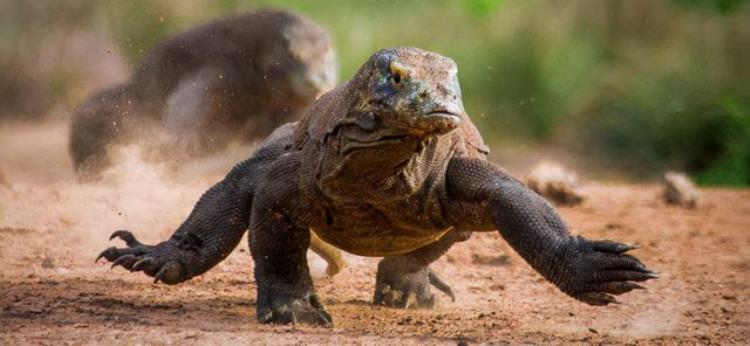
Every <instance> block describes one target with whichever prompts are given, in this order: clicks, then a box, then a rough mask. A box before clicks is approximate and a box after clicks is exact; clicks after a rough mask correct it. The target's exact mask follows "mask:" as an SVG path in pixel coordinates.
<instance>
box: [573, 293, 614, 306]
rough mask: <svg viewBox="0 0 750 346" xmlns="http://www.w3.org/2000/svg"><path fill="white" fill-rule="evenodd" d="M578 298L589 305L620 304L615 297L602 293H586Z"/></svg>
mask: <svg viewBox="0 0 750 346" xmlns="http://www.w3.org/2000/svg"><path fill="white" fill-rule="evenodd" d="M576 298H578V299H579V300H581V301H583V302H585V303H587V304H590V305H596V306H604V305H609V304H619V302H618V301H617V299H615V297H613V296H611V295H609V294H606V293H602V292H585V293H581V294H579V295H577V296H576Z"/></svg>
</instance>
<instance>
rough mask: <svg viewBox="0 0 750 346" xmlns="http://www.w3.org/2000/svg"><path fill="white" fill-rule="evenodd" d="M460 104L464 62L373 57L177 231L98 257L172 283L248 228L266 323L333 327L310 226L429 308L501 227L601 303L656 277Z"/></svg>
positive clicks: (528, 254) (406, 54) (568, 288)
mask: <svg viewBox="0 0 750 346" xmlns="http://www.w3.org/2000/svg"><path fill="white" fill-rule="evenodd" d="M486 154H487V149H486V147H485V145H484V143H483V141H482V139H481V136H480V135H479V133H478V132H477V130H476V128H475V127H474V126H473V124H472V123H471V121H470V119H469V117H468V115H467V114H466V112H465V111H464V108H463V104H462V101H461V92H460V87H459V84H458V78H457V68H456V65H455V63H454V62H453V61H452V60H450V59H449V58H446V57H443V56H441V55H439V54H436V53H432V52H428V51H424V50H421V49H417V48H394V49H385V50H381V51H379V52H376V53H375V54H374V55H373V56H372V57H371V58H370V59H369V60H368V61H367V62H366V63H365V64H364V66H363V67H362V68H361V69H360V70H359V72H357V74H356V75H355V76H354V78H352V79H351V80H350V81H348V82H345V83H343V84H341V85H340V86H338V87H337V88H335V89H334V90H332V91H331V92H329V93H327V94H325V95H323V96H322V97H321V98H319V99H318V100H316V101H315V102H314V103H313V105H312V106H311V108H310V109H309V111H308V112H307V113H306V115H305V116H304V117H303V118H302V119H301V120H300V121H299V122H297V123H291V124H287V125H284V126H283V127H281V128H279V129H278V130H276V131H275V132H274V134H272V135H271V137H269V138H268V139H267V140H266V141H265V142H264V143H263V144H262V145H261V147H260V149H259V150H258V151H257V152H256V153H255V154H253V156H251V157H250V158H249V159H248V160H247V161H244V162H243V163H240V164H239V165H238V166H237V167H235V169H233V170H232V172H230V173H229V175H228V176H227V177H226V178H225V180H224V181H222V182H220V183H219V184H217V185H216V186H215V187H213V188H212V189H211V190H209V191H208V192H207V193H206V194H205V195H204V196H203V197H202V198H201V200H200V201H199V202H198V204H197V205H196V207H195V209H194V210H193V212H192V213H191V215H190V216H189V217H188V219H187V220H186V221H185V223H184V224H183V226H182V227H180V228H179V229H178V230H177V232H176V233H175V235H174V236H173V237H172V238H171V239H170V240H167V241H166V242H163V243H161V244H159V245H156V246H147V245H142V244H140V243H137V241H136V240H135V239H134V238H133V237H132V235H131V234H130V233H119V234H116V236H120V237H121V238H123V239H125V240H126V241H128V245H129V247H128V248H124V249H118V248H114V247H113V248H109V249H107V250H105V251H104V252H103V253H102V254H101V256H103V257H106V258H107V259H108V260H110V261H114V265H122V266H124V267H126V268H128V269H131V270H143V271H144V272H146V274H148V275H150V276H153V277H155V279H156V280H161V281H163V282H165V283H169V284H174V283H179V282H182V281H185V280H187V279H189V278H191V277H193V276H195V275H199V274H200V273H202V272H205V271H206V270H208V269H209V268H210V267H212V266H213V265H215V264H216V263H218V262H219V261H220V260H221V259H223V258H224V257H225V256H226V255H228V253H229V252H230V251H231V250H232V249H233V248H234V247H235V246H236V245H237V242H239V237H241V235H242V234H243V233H244V231H245V230H246V229H247V228H249V229H250V230H251V231H252V232H251V237H250V248H251V252H252V255H253V258H254V260H255V265H256V266H255V277H256V282H257V284H258V297H257V301H258V303H257V313H258V315H257V318H258V320H259V321H261V322H275V323H290V322H307V323H313V324H330V323H332V319H331V316H330V315H329V314H328V313H327V312H326V311H325V308H324V307H323V305H322V304H321V303H320V299H319V298H318V296H317V294H315V292H314V289H313V286H312V282H311V279H310V275H309V271H308V268H307V262H306V258H305V255H304V250H305V249H307V247H308V244H309V242H310V235H311V230H312V232H314V233H315V234H317V235H318V236H320V237H321V238H322V239H324V240H326V241H328V242H330V243H331V244H333V245H335V246H337V247H340V248H342V249H344V250H346V251H349V252H352V253H356V254H360V255H366V256H383V257H384V258H383V260H381V262H380V263H379V265H378V273H377V277H376V290H375V293H374V296H373V300H374V302H375V303H376V304H384V305H388V306H394V307H430V306H433V305H434V300H435V297H434V295H433V294H431V293H430V286H431V285H433V286H435V287H437V288H439V289H440V290H441V291H444V292H446V293H448V294H449V295H451V296H452V292H451V291H450V289H449V288H448V287H447V285H445V283H443V282H442V281H441V280H440V279H439V278H438V277H437V276H436V275H435V273H434V272H433V271H432V270H431V269H430V267H429V265H430V263H432V262H434V261H435V260H436V259H437V258H439V257H440V256H442V255H443V254H444V253H445V252H446V251H448V249H449V248H450V247H451V245H453V244H454V243H456V242H460V241H464V240H466V239H468V238H469V237H470V235H471V233H472V232H482V231H485V232H486V231H495V230H498V231H499V232H500V234H501V235H502V236H503V238H504V239H505V240H506V241H507V242H508V243H509V244H510V245H511V246H512V247H513V248H514V249H515V250H516V251H517V252H518V253H519V254H520V255H521V256H522V257H523V258H524V259H525V260H526V261H527V262H528V263H529V264H530V265H531V266H532V267H533V268H534V269H536V270H537V271H538V272H539V273H540V274H541V275H542V276H544V277H545V278H546V279H547V280H549V281H551V282H552V283H553V284H555V285H556V286H557V287H558V288H560V289H561V290H562V291H563V292H565V293H566V294H568V295H570V296H572V297H574V298H576V299H578V300H581V301H583V302H585V303H588V304H593V305H607V304H609V303H612V302H614V301H615V299H614V297H613V296H612V295H613V294H622V293H626V292H629V291H631V290H633V289H638V288H642V287H641V286H639V285H638V284H636V283H634V281H645V280H648V279H651V278H654V277H656V275H655V274H654V273H653V272H651V271H650V270H648V269H647V268H646V267H645V266H644V265H643V264H642V263H641V262H640V261H639V260H638V259H637V258H635V257H633V256H630V255H628V254H625V252H626V251H628V250H630V249H632V248H633V247H631V246H628V245H625V244H620V243H616V242H613V241H608V240H602V241H591V240H587V239H584V238H582V237H580V236H573V235H571V234H570V233H569V232H568V230H567V226H566V225H565V223H564V221H563V220H562V219H561V218H560V216H559V215H558V214H557V212H556V211H555V210H554V208H553V207H552V206H551V205H550V204H549V203H547V202H546V201H545V200H544V199H543V198H541V197H540V196H539V195H537V194H536V193H534V192H533V191H531V190H529V189H528V188H527V187H526V186H525V185H523V184H522V183H520V182H519V181H518V180H516V179H515V178H513V177H511V176H510V175H508V174H507V173H506V172H505V171H504V170H502V169H501V168H499V167H497V166H496V165H494V164H492V163H490V162H488V161H487V160H486Z"/></svg>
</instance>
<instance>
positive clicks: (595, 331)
mask: <svg viewBox="0 0 750 346" xmlns="http://www.w3.org/2000/svg"><path fill="white" fill-rule="evenodd" d="M589 331H590V332H592V333H594V334H599V331H598V330H596V329H594V328H589Z"/></svg>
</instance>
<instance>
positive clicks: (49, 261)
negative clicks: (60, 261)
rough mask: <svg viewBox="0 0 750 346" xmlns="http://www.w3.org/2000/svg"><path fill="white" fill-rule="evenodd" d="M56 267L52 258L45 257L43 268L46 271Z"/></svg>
mask: <svg viewBox="0 0 750 346" xmlns="http://www.w3.org/2000/svg"><path fill="white" fill-rule="evenodd" d="M54 267H55V261H54V260H52V258H50V257H47V256H44V258H43V259H42V268H44V269H52V268H54Z"/></svg>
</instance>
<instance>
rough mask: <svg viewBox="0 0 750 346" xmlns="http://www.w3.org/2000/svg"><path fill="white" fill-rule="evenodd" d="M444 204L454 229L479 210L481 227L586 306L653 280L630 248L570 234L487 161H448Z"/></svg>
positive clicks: (534, 198) (544, 206)
mask: <svg viewBox="0 0 750 346" xmlns="http://www.w3.org/2000/svg"><path fill="white" fill-rule="evenodd" d="M443 203H445V205H447V206H448V207H447V209H448V210H449V213H451V217H452V218H453V219H454V222H455V223H457V224H461V223H462V222H467V220H466V219H469V217H468V215H470V214H472V213H474V212H475V211H476V210H479V213H480V214H481V215H480V217H479V219H482V220H488V221H489V222H490V224H487V225H482V227H483V228H485V229H488V230H491V229H498V230H499V232H500V235H502V237H503V238H504V239H505V240H506V241H507V242H508V243H509V244H510V246H511V247H513V249H515V250H516V251H517V252H518V253H519V254H520V255H521V256H522V257H523V258H524V259H525V260H526V262H528V263H529V264H530V265H531V266H532V267H533V268H534V269H536V270H537V271H538V272H539V273H540V274H542V276H544V277H545V278H546V279H547V280H549V281H550V282H552V283H553V284H555V285H556V286H557V287H558V288H560V290H562V291H563V292H565V293H567V294H568V295H570V296H572V297H574V298H576V299H578V300H580V301H583V302H585V303H588V304H591V305H607V304H610V303H614V302H616V300H615V298H614V297H613V296H612V295H618V294H623V293H627V292H630V291H632V290H633V289H641V288H643V287H642V286H640V285H638V284H637V283H635V282H638V281H646V280H649V279H652V278H655V277H657V275H656V274H655V273H654V272H652V271H651V270H649V269H647V268H646V266H645V265H644V264H643V263H641V261H640V260H638V259H637V258H636V257H633V256H631V255H628V254H625V252H627V251H628V250H631V249H633V247H632V246H628V245H625V244H621V243H617V242H613V241H608V240H588V239H585V238H583V237H581V236H573V235H571V234H570V233H569V232H568V230H567V226H566V225H565V223H564V222H563V220H562V219H561V218H560V216H559V215H558V214H557V212H555V210H554V209H553V208H552V206H550V204H549V203H547V201H545V200H544V199H543V198H542V197H540V196H539V195H537V194H536V193H534V192H533V191H531V190H530V189H528V188H527V187H526V186H524V185H523V184H522V183H520V182H519V181H517V180H516V179H514V178H512V177H511V176H509V175H507V174H506V173H505V172H503V171H502V170H501V169H499V168H497V167H496V166H494V165H492V164H491V163H489V162H486V161H482V160H476V159H466V158H453V159H451V162H450V163H449V165H448V171H447V173H446V199H445V201H444V202H443ZM469 222H471V221H469Z"/></svg>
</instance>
